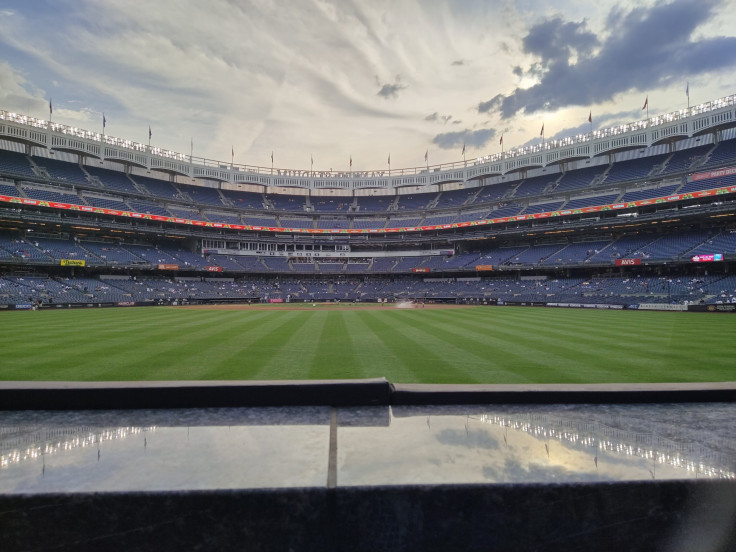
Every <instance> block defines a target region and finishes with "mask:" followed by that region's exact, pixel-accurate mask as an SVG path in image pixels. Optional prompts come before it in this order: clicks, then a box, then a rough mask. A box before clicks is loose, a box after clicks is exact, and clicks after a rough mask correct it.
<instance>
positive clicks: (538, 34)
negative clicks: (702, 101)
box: [477, 0, 736, 118]
mask: <svg viewBox="0 0 736 552" xmlns="http://www.w3.org/2000/svg"><path fill="white" fill-rule="evenodd" d="M721 5H722V4H721V3H720V2H718V0H674V1H672V2H668V3H659V4H656V5H654V6H652V7H638V8H634V9H632V10H631V11H627V12H626V11H623V10H622V9H619V8H615V9H614V10H612V11H611V13H610V14H609V16H608V19H607V30H608V32H609V35H608V36H607V37H606V38H605V39H603V41H602V42H601V41H600V40H599V39H598V38H597V37H596V36H595V35H593V34H592V32H590V31H589V30H588V28H587V23H586V22H585V21H581V22H579V23H575V22H569V21H564V20H563V19H561V18H560V17H556V18H554V19H550V20H547V21H544V22H542V23H539V24H537V25H535V26H533V27H532V28H531V29H530V30H529V33H528V35H527V36H526V37H524V39H523V41H522V46H523V49H524V52H525V53H527V54H530V55H532V56H534V57H535V58H536V61H535V62H534V63H533V64H532V65H531V66H530V67H529V68H528V69H527V70H526V71H524V72H523V74H524V75H527V76H536V77H537V78H538V79H539V82H538V84H536V85H534V86H532V87H530V88H526V89H521V88H517V89H516V90H514V91H513V92H512V93H511V94H509V95H508V96H503V95H500V94H499V95H497V96H495V97H494V98H492V99H491V100H488V101H484V102H480V103H479V104H478V106H477V109H478V112H480V113H485V112H489V111H499V112H500V115H501V116H502V117H503V118H509V117H512V116H513V115H515V114H516V113H518V112H520V111H525V112H527V113H531V112H534V111H552V110H555V109H559V108H562V107H567V106H572V105H582V106H586V105H591V104H595V103H600V102H604V101H608V100H611V99H612V98H613V97H614V96H615V95H616V94H618V93H620V92H626V91H630V90H641V91H645V90H651V89H654V88H658V87H662V86H668V85H670V84H673V83H678V82H682V83H683V85H684V83H685V81H686V80H688V79H691V78H692V77H693V76H695V75H699V74H704V73H708V72H710V71H713V70H717V69H724V68H728V67H731V66H736V56H734V55H733V53H734V52H736V37H730V36H712V37H704V38H699V39H698V40H692V37H693V35H694V34H695V31H696V30H697V29H698V27H699V26H700V25H702V24H703V23H705V22H706V21H708V20H710V19H712V18H713V17H714V16H716V12H717V9H718V8H719V6H721ZM514 74H516V75H517V76H520V75H521V74H522V71H520V70H519V69H518V68H515V69H514Z"/></svg>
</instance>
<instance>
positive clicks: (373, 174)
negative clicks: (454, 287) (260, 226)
mask: <svg viewBox="0 0 736 552" xmlns="http://www.w3.org/2000/svg"><path fill="white" fill-rule="evenodd" d="M735 125H736V94H732V95H730V96H726V97H723V98H720V99H717V100H713V101H710V102H706V103H703V104H699V105H696V106H692V107H689V108H687V109H681V110H678V111H673V112H670V113H666V114H663V115H656V116H653V117H650V118H648V119H646V120H641V121H636V122H632V123H627V124H622V125H618V126H615V127H610V128H605V129H600V130H595V131H592V132H589V133H585V134H579V135H576V136H571V137H566V138H563V139H559V140H547V141H541V142H540V143H539V144H536V145H531V146H524V147H519V148H515V149H511V150H509V151H506V152H500V153H496V154H492V155H486V156H483V157H478V158H476V159H473V160H469V161H458V162H453V163H447V164H442V165H427V166H423V167H413V168H405V169H394V170H385V169H380V170H367V171H347V172H345V171H343V172H336V171H313V170H303V169H283V168H274V167H260V166H253V165H236V164H234V163H232V162H230V163H228V162H223V161H216V160H211V159H206V158H200V157H193V156H192V155H185V154H182V153H177V152H174V151H170V150H166V149H162V148H159V147H154V146H151V145H150V144H149V145H146V144H140V143H137V142H133V141H130V140H124V139H120V138H115V137H112V136H108V135H105V134H100V133H98V132H92V131H88V130H84V129H80V128H77V127H70V126H67V125H62V124H58V123H52V122H50V121H45V120H42V119H36V118H33V117H28V116H26V115H21V114H17V113H13V112H8V111H0V138H3V139H7V140H10V141H15V142H20V143H23V144H26V146H28V147H34V146H35V147H41V148H45V149H47V150H48V151H49V152H51V151H53V150H59V151H66V152H71V153H74V154H77V155H80V156H83V157H89V158H93V159H98V160H100V162H104V161H113V162H118V163H121V164H124V165H128V166H131V167H139V168H144V169H147V170H151V171H162V172H168V173H170V174H174V175H180V176H184V177H187V178H191V179H192V181H193V182H196V181H197V180H200V179H201V180H213V181H219V182H223V183H232V184H234V185H237V184H245V185H256V186H262V187H264V188H265V189H279V188H302V189H310V190H317V189H342V190H345V191H353V190H360V189H385V190H395V189H399V188H406V187H415V188H419V189H422V188H429V187H430V186H437V185H441V184H449V183H461V184H465V183H468V182H471V181H475V180H479V179H483V178H485V177H493V176H501V175H505V174H507V173H511V172H516V171H524V170H529V169H535V168H543V167H547V166H550V165H556V164H561V163H566V162H571V161H576V160H581V159H592V158H594V157H598V156H605V155H607V154H612V153H615V152H619V151H622V150H626V149H632V148H639V147H649V146H653V145H656V144H661V143H666V142H669V141H674V140H679V139H683V138H688V137H694V136H697V135H700V134H706V133H712V132H717V131H718V130H720V129H724V128H729V127H732V126H735Z"/></svg>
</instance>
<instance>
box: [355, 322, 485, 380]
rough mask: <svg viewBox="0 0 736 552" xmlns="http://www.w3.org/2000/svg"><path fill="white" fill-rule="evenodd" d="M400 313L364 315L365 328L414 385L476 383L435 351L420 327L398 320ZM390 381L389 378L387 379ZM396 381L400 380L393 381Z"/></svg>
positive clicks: (429, 337)
mask: <svg viewBox="0 0 736 552" xmlns="http://www.w3.org/2000/svg"><path fill="white" fill-rule="evenodd" d="M402 314H405V313H402V312H401V311H399V312H396V311H389V312H386V313H384V312H380V311H366V316H365V318H364V320H365V322H366V324H367V325H368V327H369V328H371V329H372V330H373V332H374V333H375V334H376V335H377V336H378V338H379V339H380V340H381V341H382V342H383V344H384V346H385V347H387V348H388V349H390V350H391V352H392V353H393V354H394V355H396V356H397V357H398V358H399V359H401V361H402V362H403V364H404V366H405V367H406V368H407V369H408V370H409V371H410V372H411V374H412V377H413V379H412V381H403V380H402V381H401V383H415V382H422V381H432V382H435V383H476V382H477V381H478V380H477V379H476V378H475V377H473V376H472V375H470V374H468V373H466V372H465V371H464V370H462V369H459V368H458V367H457V365H456V363H455V361H454V360H453V359H451V358H450V357H448V356H445V355H444V354H442V352H441V351H438V350H436V347H434V346H433V345H435V340H434V339H433V337H432V336H430V335H429V334H427V333H424V332H422V331H421V327H419V328H416V327H414V328H412V327H411V326H410V325H409V324H408V322H410V321H411V319H410V318H408V317H405V316H401V315H402ZM389 379H390V378H389ZM394 381H397V382H398V381H399V380H394Z"/></svg>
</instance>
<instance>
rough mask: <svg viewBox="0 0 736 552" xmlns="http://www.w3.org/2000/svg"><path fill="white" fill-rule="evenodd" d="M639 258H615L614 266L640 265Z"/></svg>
mask: <svg viewBox="0 0 736 552" xmlns="http://www.w3.org/2000/svg"><path fill="white" fill-rule="evenodd" d="M640 264H641V259H616V266H634V265H640Z"/></svg>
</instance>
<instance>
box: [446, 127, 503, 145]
mask: <svg viewBox="0 0 736 552" xmlns="http://www.w3.org/2000/svg"><path fill="white" fill-rule="evenodd" d="M495 135H496V131H495V130H493V129H492V128H482V129H480V130H469V129H465V130H460V131H457V132H443V133H442V134H438V135H437V136H435V137H434V138H433V139H432V143H433V144H435V145H436V146H439V147H440V148H441V149H453V148H458V147H460V148H461V147H462V146H463V144H465V145H466V146H468V147H473V148H482V147H483V146H485V145H486V144H487V143H488V142H489V141H491V140H492V139H493V137H494V136H495Z"/></svg>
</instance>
